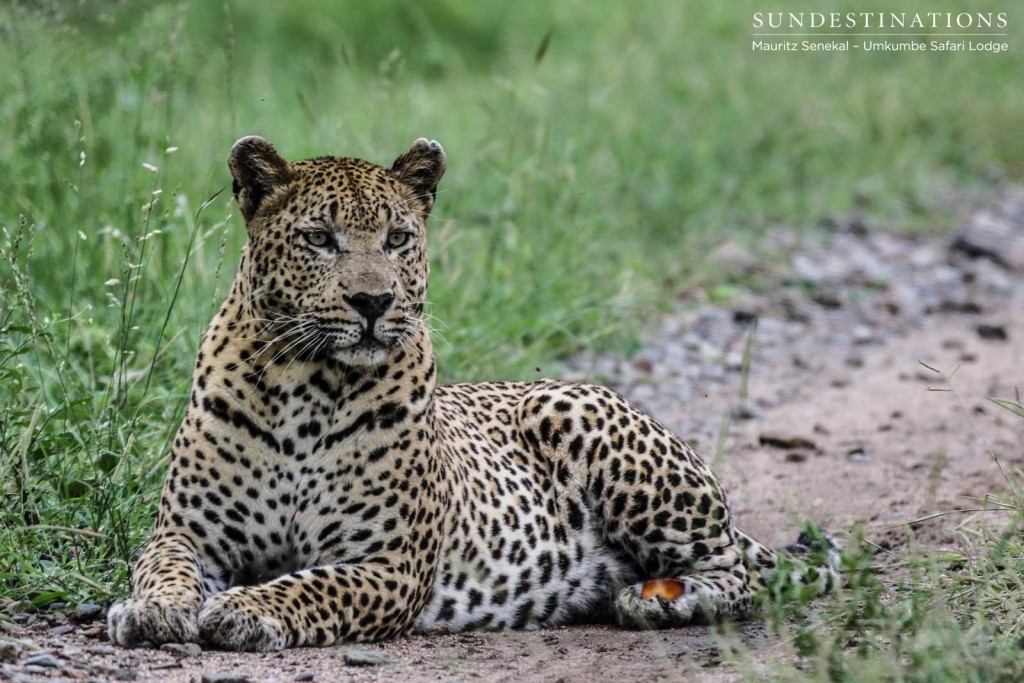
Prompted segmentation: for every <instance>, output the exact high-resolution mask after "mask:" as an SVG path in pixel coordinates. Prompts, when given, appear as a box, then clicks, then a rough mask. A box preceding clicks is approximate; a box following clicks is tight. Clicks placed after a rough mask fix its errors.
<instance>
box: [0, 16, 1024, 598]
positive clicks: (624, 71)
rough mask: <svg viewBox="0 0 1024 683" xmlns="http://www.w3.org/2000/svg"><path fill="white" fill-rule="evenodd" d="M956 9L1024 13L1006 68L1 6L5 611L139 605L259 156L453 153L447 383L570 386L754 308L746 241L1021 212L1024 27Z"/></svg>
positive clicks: (571, 31)
mask: <svg viewBox="0 0 1024 683" xmlns="http://www.w3.org/2000/svg"><path fill="white" fill-rule="evenodd" d="M891 4H892V3H891V2H890V3H883V2H875V1H874V0H856V1H854V0H836V1H834V2H827V3H819V5H822V6H821V7H818V6H816V7H815V9H816V10H822V11H843V12H845V11H889V10H893V9H894V8H893V7H891ZM947 4H948V5H949V7H948V8H943V9H944V10H945V9H949V10H951V11H984V12H992V11H1005V12H1007V13H1008V14H1009V17H1010V22H1009V28H1008V29H1007V31H1008V32H1009V36H1008V37H1007V38H1005V40H1006V42H1009V43H1010V46H1011V49H1010V51H1009V52H1008V53H1003V54H999V55H993V54H987V53H949V54H939V53H932V52H926V53H921V54H898V53H897V54H894V53H862V52H852V53H803V52H797V53H783V54H765V53H755V52H752V50H751V40H752V35H751V34H752V32H753V29H752V25H751V17H752V14H753V12H754V11H757V10H761V9H763V7H761V6H760V3H755V2H746V1H737V2H729V3H706V2H631V3H623V2H615V1H613V0H587V1H583V0H565V1H563V2H558V3H480V2H473V1H471V0H434V1H425V2H403V1H399V0H385V1H382V2H375V3H367V2H354V1H353V2H335V1H331V0H292V1H291V2H281V3H251V2H242V1H241V0H228V1H226V2H217V1H215V0H203V1H201V0H191V1H189V0H185V1H182V2H153V1H136V2H118V1H115V0H64V1H61V2H58V1H47V0H34V1H29V0H22V1H15V2H6V3H4V4H3V6H2V7H0V37H2V40H0V64H2V65H3V67H4V68H3V69H0V117H2V120H3V122H4V128H5V131H6V133H5V135H3V137H2V138H0V182H2V184H0V227H2V229H3V234H2V236H0V247H2V257H3V258H2V259H0V284H2V287H3V293H2V302H0V481H2V482H3V487H4V488H3V494H4V496H5V497H6V500H7V502H8V504H7V505H6V506H4V507H5V509H4V511H2V512H0V518H2V523H3V529H4V531H5V533H4V535H3V538H0V580H2V581H3V583H2V584H0V596H5V597H4V598H3V599H7V600H13V599H17V600H29V601H33V602H34V603H37V604H46V603H48V602H52V601H55V600H74V599H81V598H82V597H83V596H93V597H101V598H106V599H109V597H110V596H111V595H114V594H118V593H120V592H123V590H124V589H125V585H126V584H125V579H126V571H127V569H126V565H125V560H126V559H128V558H129V557H130V556H131V554H132V553H133V552H134V551H135V549H136V548H137V547H138V546H139V545H140V543H142V542H143V541H144V540H145V538H146V536H147V535H148V533H149V529H150V527H151V523H152V515H153V510H154V506H155V503H156V500H157V496H158V491H159V482H160V481H161V479H162V475H163V466H164V456H165V455H166V452H167V445H168V442H169V439H170V438H171V436H172V435H173V432H174V430H175V428H176V427H177V424H178V421H179V420H180V417H181V414H182V409H183V406H184V402H185V398H186V396H187V391H188V387H189V381H190V366H191V363H192V360H193V356H194V353H195V349H196V345H197V343H198V339H199V336H200V335H201V334H202V331H203V330H204V329H205V327H206V325H207V323H208V321H209V319H210V317H211V316H212V313H213V311H214V309H215V307H216V306H217V305H218V304H219V303H220V300H221V298H222V296H223V294H224V292H225V291H226V288H227V286H228V285H229V283H230V280H231V277H232V276H233V272H234V268H235V265H236V263H237V259H238V253H239V249H240V248H241V245H242V244H243V242H244V233H245V231H244V227H243V223H242V220H241V218H240V217H239V216H238V215H237V210H236V208H235V207H234V206H233V204H232V201H231V197H230V187H229V185H230V177H229V174H228V171H227V166H226V163H225V160H226V157H227V153H228V150H229V149H230V147H231V144H232V143H233V142H234V140H236V139H237V138H239V137H241V136H243V135H247V134H259V135H262V136H264V137H267V138H269V139H270V140H272V141H274V143H275V144H276V145H277V147H278V149H279V150H280V151H281V152H282V154H283V155H285V157H286V158H288V159H298V158H304V157H308V156H319V155H324V154H337V155H342V156H357V157H361V158H365V159H368V160H370V161H373V162H376V163H379V164H383V165H388V164H390V163H391V161H392V160H393V159H394V158H395V157H396V156H397V155H398V154H400V153H401V152H402V151H403V150H404V149H405V148H406V147H407V146H408V145H409V143H411V142H412V140H413V139H415V138H416V137H420V136H425V137H430V138H436V139H438V140H440V141H441V142H442V143H443V144H444V146H445V149H446V151H447V153H448V157H449V172H448V175H447V176H446V178H445V179H444V181H443V182H442V185H441V189H440V194H439V197H438V204H437V207H436V209H435V211H434V215H433V216H432V218H431V223H430V249H431V257H432V276H433V277H432V282H431V287H430V300H431V303H432V306H431V307H430V308H429V310H428V312H429V313H430V314H431V315H432V318H431V324H432V325H433V326H434V327H435V328H436V329H437V333H436V337H435V345H436V347H437V351H438V355H439V363H440V367H441V368H442V376H443V378H445V379H448V380H452V379H477V378H483V377H490V378H513V377H519V378H530V377H536V376H538V374H544V375H551V374H557V367H558V366H557V362H558V361H559V359H562V358H565V357H566V356H568V355H570V354H572V353H574V352H578V351H580V350H582V349H597V348H616V347H621V348H628V346H629V344H630V342H631V339H632V331H633V330H636V329H637V327H638V326H639V325H642V324H643V322H644V321H645V320H649V319H651V318H652V317H653V316H655V315H657V313H658V312H659V310H662V309H664V308H665V307H666V306H667V305H668V304H669V303H670V302H671V301H672V300H673V299H675V298H676V297H678V296H679V295H680V294H681V293H683V292H687V291H692V290H693V289H694V288H697V287H700V288H703V289H704V291H705V292H707V294H708V296H710V297H711V298H713V299H714V298H716V297H717V298H726V297H728V296H729V295H730V293H731V292H734V291H736V290H737V288H740V287H742V286H743V285H744V283H743V282H742V281H739V280H738V279H737V277H736V275H735V274H732V273H729V272H727V271H723V270H721V269H717V270H716V268H715V267H714V266H713V265H711V264H710V262H709V260H708V259H707V254H708V253H709V251H710V250H712V249H714V248H715V247H717V246H719V245H721V244H723V243H725V242H739V243H742V244H744V245H745V246H746V247H747V248H749V249H752V250H754V251H755V252H756V250H757V249H758V244H759V240H760V239H761V235H763V234H764V233H765V231H766V230H767V229H768V228H770V227H772V226H777V225H786V226H791V227H793V228H795V229H799V230H814V229H816V227H817V226H818V225H819V224H820V223H821V222H822V221H824V220H827V219H829V218H830V217H831V216H834V215H846V214H849V213H850V212H852V211H857V212H861V213H864V214H867V215H870V217H871V219H872V221H873V222H874V223H876V224H878V225H882V226H887V227H889V228H891V229H894V230H941V229H944V228H948V227H950V226H951V223H952V221H954V217H953V215H952V214H951V213H950V212H949V210H948V208H949V206H948V201H947V197H948V194H949V193H950V192H951V190H952V189H954V188H956V189H958V190H960V189H964V190H966V191H976V192H984V191H985V189H986V188H988V187H992V186H995V185H998V184H1010V183H1018V182H1020V180H1021V176H1022V175H1024V135H1022V134H1021V133H1022V128H1021V121H1024V88H1022V87H1021V85H1022V83H1021V74H1022V73H1024V58H1022V57H1021V52H1020V48H1021V45H1022V43H1021V41H1020V33H1021V32H1020V28H1019V23H1020V22H1019V21H1018V20H1017V19H1018V16H1016V14H1015V12H1014V11H1013V10H1014V9H1016V7H1015V6H1014V4H1013V3H1011V2H1009V0H992V1H991V2H984V3H983V2H973V1H969V0H964V1H960V2H950V3H947ZM899 5H900V7H899V10H900V11H914V10H919V11H928V10H931V9H934V8H933V7H929V6H928V4H927V3H924V2H919V3H914V2H901V3H899ZM914 5H918V6H916V7H915V6H914ZM782 9H800V8H797V7H794V8H782ZM226 187H227V188H228V189H227V191H224V190H225V188H226ZM538 369H539V370H538ZM48 527H59V528H66V529H70V530H71V531H67V533H61V534H53V533H39V530H40V529H45V528H48ZM76 529H77V530H87V531H89V532H90V533H86V534H82V533H78V532H76V531H74V530H76ZM51 531H52V529H51Z"/></svg>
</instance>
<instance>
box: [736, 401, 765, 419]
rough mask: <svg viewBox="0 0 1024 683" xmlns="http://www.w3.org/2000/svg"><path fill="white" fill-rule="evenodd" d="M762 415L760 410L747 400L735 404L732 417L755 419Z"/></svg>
mask: <svg viewBox="0 0 1024 683" xmlns="http://www.w3.org/2000/svg"><path fill="white" fill-rule="evenodd" d="M759 417H761V413H760V411H758V410H757V409H756V408H754V407H753V406H752V405H750V404H749V403H747V402H746V401H744V402H742V403H739V404H737V405H735V406H733V409H732V419H734V420H755V419H757V418H759Z"/></svg>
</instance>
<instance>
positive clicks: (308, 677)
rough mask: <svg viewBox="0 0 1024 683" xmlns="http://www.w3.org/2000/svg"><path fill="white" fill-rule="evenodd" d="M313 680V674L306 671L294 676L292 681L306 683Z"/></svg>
mask: <svg viewBox="0 0 1024 683" xmlns="http://www.w3.org/2000/svg"><path fill="white" fill-rule="evenodd" d="M314 678H315V676H314V675H313V672H312V671H307V672H306V673H301V674H299V675H298V676H296V677H295V679H294V680H295V683H308V681H311V680H313V679H314Z"/></svg>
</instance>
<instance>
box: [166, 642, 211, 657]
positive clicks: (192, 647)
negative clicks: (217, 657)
mask: <svg viewBox="0 0 1024 683" xmlns="http://www.w3.org/2000/svg"><path fill="white" fill-rule="evenodd" d="M160 649H161V650H162V651H163V652H169V653H171V654H172V655H174V656H175V657H198V656H199V655H200V654H202V652H203V649H202V648H201V647H199V645H197V644H196V643H185V644H184V645H183V644H181V643H164V644H163V645H161V646H160Z"/></svg>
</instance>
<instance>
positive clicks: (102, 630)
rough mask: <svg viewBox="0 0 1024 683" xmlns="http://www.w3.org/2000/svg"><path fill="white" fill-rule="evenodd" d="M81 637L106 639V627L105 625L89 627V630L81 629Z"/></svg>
mask: <svg viewBox="0 0 1024 683" xmlns="http://www.w3.org/2000/svg"><path fill="white" fill-rule="evenodd" d="M82 635H83V636H85V637H86V638H100V639H104V640H105V639H106V635H107V627H106V625H105V624H97V625H95V626H90V627H89V628H86V629H82Z"/></svg>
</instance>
